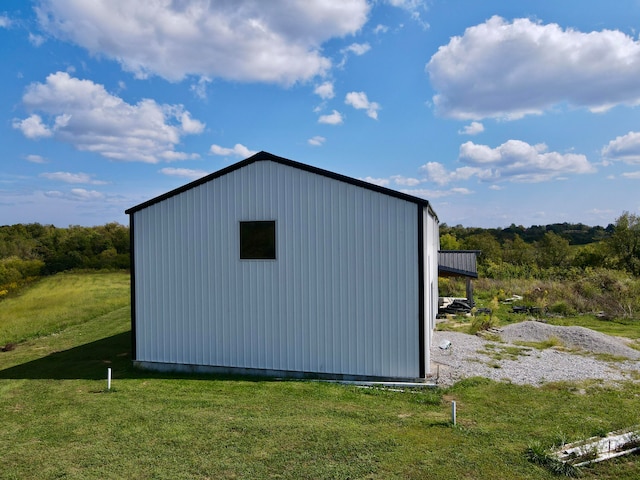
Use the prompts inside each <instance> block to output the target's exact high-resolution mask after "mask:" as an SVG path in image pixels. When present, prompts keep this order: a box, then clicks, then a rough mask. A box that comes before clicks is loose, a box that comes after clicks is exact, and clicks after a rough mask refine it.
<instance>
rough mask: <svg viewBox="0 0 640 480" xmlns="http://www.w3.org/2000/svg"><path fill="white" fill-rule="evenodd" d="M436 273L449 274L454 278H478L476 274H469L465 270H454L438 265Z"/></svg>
mask: <svg viewBox="0 0 640 480" xmlns="http://www.w3.org/2000/svg"><path fill="white" fill-rule="evenodd" d="M438 273H449V274H451V275H452V276H456V277H469V278H478V272H469V271H467V270H458V269H456V268H450V267H445V266H442V265H438Z"/></svg>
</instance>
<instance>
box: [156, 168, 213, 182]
mask: <svg viewBox="0 0 640 480" xmlns="http://www.w3.org/2000/svg"><path fill="white" fill-rule="evenodd" d="M160 173H162V174H163V175H169V176H172V177H184V178H188V179H190V180H196V179H198V178H202V177H204V176H205V175H208V174H209V172H205V171H204V170H192V169H190V168H169V167H167V168H161V169H160Z"/></svg>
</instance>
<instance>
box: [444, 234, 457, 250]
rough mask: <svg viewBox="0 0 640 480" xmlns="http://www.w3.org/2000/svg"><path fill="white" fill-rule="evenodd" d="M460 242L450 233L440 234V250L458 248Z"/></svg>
mask: <svg viewBox="0 0 640 480" xmlns="http://www.w3.org/2000/svg"><path fill="white" fill-rule="evenodd" d="M461 246H462V243H461V242H460V240H458V239H457V238H456V236H455V235H453V234H452V233H445V234H444V235H441V236H440V250H460V248H461Z"/></svg>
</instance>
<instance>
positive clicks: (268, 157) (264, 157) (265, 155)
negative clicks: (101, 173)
mask: <svg viewBox="0 0 640 480" xmlns="http://www.w3.org/2000/svg"><path fill="white" fill-rule="evenodd" d="M260 161H271V162H275V163H279V164H281V165H287V166H289V167H293V168H297V169H299V170H304V171H305V172H310V173H315V174H316V175H322V176H323V177H328V178H332V179H334V180H338V181H340V182H345V183H349V184H351V185H355V186H358V187H361V188H365V189H367V190H372V191H374V192H378V193H382V194H384V195H389V196H391V197H395V198H399V199H401V200H405V201H407V202H411V203H415V204H417V205H420V206H423V207H426V208H427V209H428V210H429V213H430V214H431V215H433V217H435V219H436V220H438V216H437V215H436V213H435V211H434V210H433V208H431V204H430V203H429V201H428V200H425V199H424V198H420V197H414V196H413V195H408V194H406V193H402V192H399V191H397V190H392V189H390V188H386V187H381V186H379V185H374V184H373V183H369V182H365V181H364V180H358V179H357V178H353V177H347V176H346V175H341V174H339V173H335V172H331V171H329V170H324V169H322V168H318V167H313V166H311V165H307V164H305V163H300V162H296V161H293V160H289V159H287V158H283V157H278V156H276V155H273V154H271V153H269V152H264V151H263V152H258V153H256V154H255V155H252V156H251V157H249V158H246V159H244V160H241V161H240V162H238V163H234V164H233V165H229V166H228V167H225V168H223V169H222V170H218V171H217V172H213V173H211V174H209V175H207V176H204V177H202V178H199V179H197V180H194V181H193V182H190V183H187V184H186V185H183V186H182V187H178V188H176V189H174V190H171V191H169V192H167V193H164V194H162V195H159V196H157V197H155V198H152V199H151V200H147V201H146V202H143V203H141V204H139V205H136V206H134V207H131V208H129V209H127V210H125V212H124V213H126V214H128V215H131V214H132V213H135V212H137V211H139V210H142V209H144V208H147V207H150V206H151V205H154V204H156V203H159V202H161V201H163V200H166V199H167V198H171V197H173V196H175V195H178V194H180V193H182V192H185V191H187V190H191V189H192V188H195V187H197V186H199V185H202V184H203V183H207V182H208V181H210V180H213V179H215V178H218V177H222V176H223V175H226V174H228V173H231V172H233V171H235V170H238V169H240V168H242V167H246V166H247V165H250V164H252V163H255V162H260Z"/></svg>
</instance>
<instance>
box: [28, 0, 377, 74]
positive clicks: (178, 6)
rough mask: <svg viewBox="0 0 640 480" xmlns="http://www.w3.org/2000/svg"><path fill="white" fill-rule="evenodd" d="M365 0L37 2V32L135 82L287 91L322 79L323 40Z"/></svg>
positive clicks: (347, 26) (351, 19)
mask: <svg viewBox="0 0 640 480" xmlns="http://www.w3.org/2000/svg"><path fill="white" fill-rule="evenodd" d="M370 9H371V4H370V3H369V2H367V1H366V0H346V1H340V2H327V1H325V0H313V1H310V0H287V1H285V0H274V1H270V2H269V7H268V8H265V7H264V3H263V2H258V1H255V0H237V1H233V2H211V1H205V0H199V1H191V2H169V1H161V2H160V1H157V2H142V3H141V2H132V1H130V0H95V1H92V2H86V1H85V0H40V3H39V6H38V7H37V9H36V11H37V13H38V19H39V21H40V24H41V26H42V27H43V28H44V29H45V30H46V31H48V32H49V33H50V34H52V35H55V36H56V37H58V38H60V39H63V40H69V41H71V42H73V43H76V44H78V45H80V46H82V47H83V48H86V49H87V50H89V51H90V52H91V53H94V54H103V55H105V56H107V57H110V58H113V59H115V60H117V61H118V62H119V63H120V64H121V65H122V67H123V68H124V69H125V70H127V71H130V72H133V73H134V74H135V75H136V76H138V77H146V76H148V75H150V74H156V75H160V76H162V77H164V78H166V79H168V80H170V81H180V80H182V79H183V78H184V77H186V76H188V75H197V76H207V77H209V78H215V77H219V78H225V79H230V80H240V81H258V82H272V83H279V84H284V85H290V84H293V83H295V82H298V81H305V80H309V79H311V78H313V77H315V76H317V75H323V74H325V73H326V72H327V71H328V70H329V68H330V67H331V61H330V60H329V59H328V58H326V57H324V56H323V55H322V53H321V45H322V44H323V43H324V42H326V41H327V40H329V39H332V38H341V37H344V36H346V35H350V34H355V33H356V32H358V31H359V30H360V29H361V27H362V26H363V25H364V24H365V23H366V21H367V19H368V15H369V11H370Z"/></svg>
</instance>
